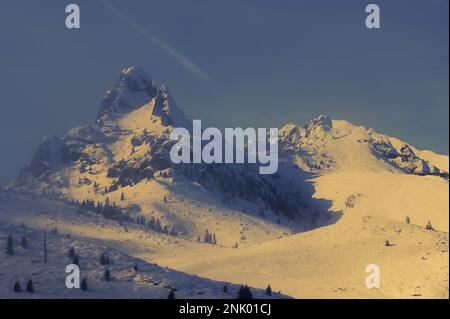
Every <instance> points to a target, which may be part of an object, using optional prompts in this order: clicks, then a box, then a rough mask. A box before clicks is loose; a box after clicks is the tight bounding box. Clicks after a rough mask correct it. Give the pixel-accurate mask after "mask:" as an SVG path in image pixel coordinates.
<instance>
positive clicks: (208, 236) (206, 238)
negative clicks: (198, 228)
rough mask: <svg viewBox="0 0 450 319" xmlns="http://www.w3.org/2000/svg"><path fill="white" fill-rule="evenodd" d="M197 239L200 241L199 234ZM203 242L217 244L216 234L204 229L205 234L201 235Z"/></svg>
mask: <svg viewBox="0 0 450 319" xmlns="http://www.w3.org/2000/svg"><path fill="white" fill-rule="evenodd" d="M197 241H198V242H202V239H201V238H200V236H198V238H197ZM203 242H204V243H207V244H212V245H216V244H217V239H216V234H213V233H210V232H209V230H205V235H203Z"/></svg>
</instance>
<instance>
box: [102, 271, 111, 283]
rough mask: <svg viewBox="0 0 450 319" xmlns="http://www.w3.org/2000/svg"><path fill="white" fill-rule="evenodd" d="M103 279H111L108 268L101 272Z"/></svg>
mask: <svg viewBox="0 0 450 319" xmlns="http://www.w3.org/2000/svg"><path fill="white" fill-rule="evenodd" d="M103 279H105V280H106V281H110V280H111V273H110V272H109V269H106V270H105V273H104V274H103Z"/></svg>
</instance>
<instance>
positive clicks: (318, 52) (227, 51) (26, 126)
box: [0, 0, 449, 184]
mask: <svg viewBox="0 0 450 319" xmlns="http://www.w3.org/2000/svg"><path fill="white" fill-rule="evenodd" d="M71 2H72V3H77V4H79V5H80V8H81V29H79V30H68V29H66V28H65V24H64V21H65V17H66V13H65V6H66V5H67V4H69V3H71ZM105 3H106V5H105ZM369 3H377V4H378V5H379V6H380V7H381V29H380V30H368V29H366V28H365V25H364V20H365V15H366V14H365V12H364V9H365V6H366V5H367V4H369ZM0 41H1V42H0V43H1V44H0V45H1V46H0V70H1V77H0V103H1V104H0V105H1V106H0V107H1V113H0V114H1V115H0V149H1V151H2V154H1V155H2V156H1V168H0V184H3V183H5V182H6V181H8V180H10V179H11V178H13V177H15V175H16V174H17V172H18V170H19V169H20V167H22V166H23V165H24V164H25V163H26V162H27V161H29V160H30V158H31V156H32V153H33V152H34V150H35V149H36V146H37V144H38V143H39V141H40V140H41V138H42V137H43V136H44V135H47V134H52V133H62V132H64V131H65V130H67V129H69V128H71V127H74V126H77V125H80V124H85V123H88V122H91V121H93V120H94V117H95V114H96V113H97V109H98V105H99V101H100V99H101V97H102V96H103V93H104V91H105V90H106V89H108V88H110V87H111V86H112V85H114V83H115V81H116V80H117V77H118V74H119V72H120V70H121V69H122V68H123V67H125V66H128V65H136V66H141V67H143V68H146V69H148V70H149V71H150V72H151V74H152V75H153V78H154V79H155V80H157V81H159V82H164V83H167V84H168V86H169V89H170V90H171V92H172V94H173V96H174V98H175V99H176V101H177V102H178V104H179V105H180V106H181V107H182V108H183V109H184V110H185V112H186V114H187V115H188V116H189V117H190V118H196V119H202V120H203V121H204V122H205V125H211V126H218V127H225V126H228V127H237V126H244V127H247V126H256V127H269V126H271V127H272V126H280V125H282V124H283V123H286V122H295V123H298V124H302V125H303V124H304V123H305V121H307V120H309V119H311V118H313V117H315V116H316V115H318V114H321V113H325V114H329V115H330V116H332V117H334V118H338V119H347V120H349V121H351V122H354V123H355V124H361V125H365V126H368V127H372V128H374V129H375V130H377V131H379V132H381V133H385V134H389V135H392V136H395V137H399V138H401V139H403V140H406V141H408V142H410V143H412V144H414V145H416V146H417V147H419V148H426V149H431V150H434V151H437V152H440V153H445V154H448V149H449V140H448V137H449V124H448V123H449V122H448V116H449V92H448V68H449V64H448V63H449V62H448V61H449V60H448V54H449V52H448V45H449V43H448V0H421V1H412V0H395V1H375V0H373V1H372V0H370V1H369V0H367V1H357V0H340V1H335V0H329V1H328V0H327V1H325V0H310V1H292V0H284V1H283V0H282V1H274V0H271V1H261V0H252V1H233V0H227V1H213V0H179V1H171V0H165V1H152V0H142V1H138V0H130V1H118V0H115V1H113V0H109V1H108V0H103V1H100V0H89V1H86V0H83V1H82V0H79V1H75V0H73V1H62V0H41V1H31V0H29V1H23V0H1V1H0Z"/></svg>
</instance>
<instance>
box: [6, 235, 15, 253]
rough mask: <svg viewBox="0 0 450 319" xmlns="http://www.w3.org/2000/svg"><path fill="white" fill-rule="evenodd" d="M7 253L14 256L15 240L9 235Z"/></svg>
mask: <svg viewBox="0 0 450 319" xmlns="http://www.w3.org/2000/svg"><path fill="white" fill-rule="evenodd" d="M6 253H7V254H8V255H11V256H12V255H14V240H13V236H12V235H9V236H8V238H7V239H6Z"/></svg>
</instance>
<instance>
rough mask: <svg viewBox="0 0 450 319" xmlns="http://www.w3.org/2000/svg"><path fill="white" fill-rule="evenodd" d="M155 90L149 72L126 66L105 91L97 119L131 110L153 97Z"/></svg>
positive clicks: (155, 93)
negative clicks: (109, 88) (113, 83)
mask: <svg viewBox="0 0 450 319" xmlns="http://www.w3.org/2000/svg"><path fill="white" fill-rule="evenodd" d="M157 92H158V91H157V88H156V84H155V81H153V79H152V77H151V75H150V73H148V72H147V71H145V70H143V69H141V68H137V67H134V66H130V67H126V68H124V69H123V70H122V71H121V72H120V76H119V80H118V81H117V83H116V85H115V87H114V88H113V89H111V90H107V91H106V93H105V95H104V97H103V100H102V102H101V106H100V110H99V112H98V114H97V120H100V119H103V118H104V117H105V116H118V115H121V114H124V113H128V112H130V111H133V110H134V109H136V108H139V107H141V106H143V105H145V104H147V103H148V102H150V101H151V100H152V99H154V98H155V97H156V95H157Z"/></svg>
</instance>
